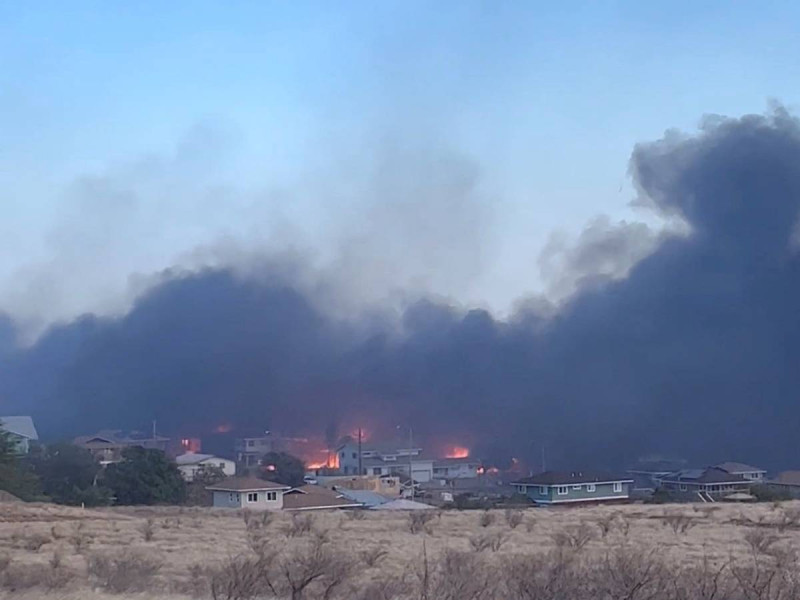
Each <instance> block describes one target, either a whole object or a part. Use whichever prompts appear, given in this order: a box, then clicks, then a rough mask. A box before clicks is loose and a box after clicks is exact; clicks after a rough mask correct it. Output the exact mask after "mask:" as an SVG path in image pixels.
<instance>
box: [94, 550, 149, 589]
mask: <svg viewBox="0 0 800 600" xmlns="http://www.w3.org/2000/svg"><path fill="white" fill-rule="evenodd" d="M160 566H161V562H160V561H159V559H158V558H157V557H155V556H153V555H152V554H151V553H147V554H145V553H142V552H131V551H129V550H128V551H119V550H118V551H116V552H109V553H102V554H101V553H96V554H93V555H92V556H90V557H89V559H88V561H87V567H86V568H87V572H88V574H89V576H90V577H91V578H92V579H93V580H94V581H95V583H96V584H97V585H98V586H99V587H101V588H103V589H105V590H107V591H109V592H112V593H116V594H121V593H123V592H128V591H142V590H146V589H147V588H148V587H149V586H150V584H151V583H152V580H153V578H154V577H155V575H156V573H158V570H159V568H160Z"/></svg>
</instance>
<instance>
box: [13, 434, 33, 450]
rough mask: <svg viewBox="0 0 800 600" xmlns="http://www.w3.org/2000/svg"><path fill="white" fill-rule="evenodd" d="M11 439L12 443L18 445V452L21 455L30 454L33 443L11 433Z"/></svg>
mask: <svg viewBox="0 0 800 600" xmlns="http://www.w3.org/2000/svg"><path fill="white" fill-rule="evenodd" d="M9 437H10V438H11V441H12V442H14V443H15V444H16V450H17V452H18V453H19V454H27V453H28V452H30V449H31V443H30V440H29V439H28V438H26V437H24V436H21V435H17V434H16V433H11V432H9Z"/></svg>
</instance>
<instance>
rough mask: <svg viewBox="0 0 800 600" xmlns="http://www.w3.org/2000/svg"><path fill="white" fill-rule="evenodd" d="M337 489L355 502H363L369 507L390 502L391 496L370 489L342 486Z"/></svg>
mask: <svg viewBox="0 0 800 600" xmlns="http://www.w3.org/2000/svg"><path fill="white" fill-rule="evenodd" d="M336 491H337V492H339V493H340V494H341V495H342V496H345V497H347V498H350V499H351V500H353V501H354V502H358V503H359V504H363V505H364V506H366V507H368V508H370V507H373V506H378V505H379V504H386V503H387V502H389V498H387V497H386V496H382V495H381V494H379V493H378V492H373V491H370V490H345V489H342V488H336Z"/></svg>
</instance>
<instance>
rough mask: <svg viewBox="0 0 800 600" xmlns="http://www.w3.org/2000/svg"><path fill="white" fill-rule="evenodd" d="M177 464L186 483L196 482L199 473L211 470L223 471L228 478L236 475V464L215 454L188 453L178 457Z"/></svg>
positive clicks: (176, 458)
mask: <svg viewBox="0 0 800 600" xmlns="http://www.w3.org/2000/svg"><path fill="white" fill-rule="evenodd" d="M175 463H176V464H177V465H178V470H179V471H180V472H181V475H183V478H184V479H185V480H186V481H192V480H194V478H195V476H196V475H197V474H198V473H201V472H202V471H203V470H205V469H209V468H218V469H221V470H222V472H223V473H224V474H225V476H226V477H232V476H233V475H236V463H235V462H233V461H232V460H228V459H226V458H220V457H218V456H214V455H213V454H197V453H194V452H187V453H185V454H181V455H180V456H176V457H175Z"/></svg>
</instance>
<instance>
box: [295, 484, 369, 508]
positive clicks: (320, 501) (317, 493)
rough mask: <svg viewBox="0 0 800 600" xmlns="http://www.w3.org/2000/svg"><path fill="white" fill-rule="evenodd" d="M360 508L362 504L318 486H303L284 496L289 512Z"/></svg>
mask: <svg viewBox="0 0 800 600" xmlns="http://www.w3.org/2000/svg"><path fill="white" fill-rule="evenodd" d="M360 506H361V503H360V502H358V501H356V500H353V499H351V498H348V497H347V496H345V495H344V494H341V493H339V492H335V491H333V490H329V489H328V488H324V487H320V486H318V485H303V486H300V487H297V488H293V489H291V490H289V491H288V492H286V493H285V494H284V495H283V508H285V509H288V510H315V509H316V510H320V509H326V508H357V507H360Z"/></svg>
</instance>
